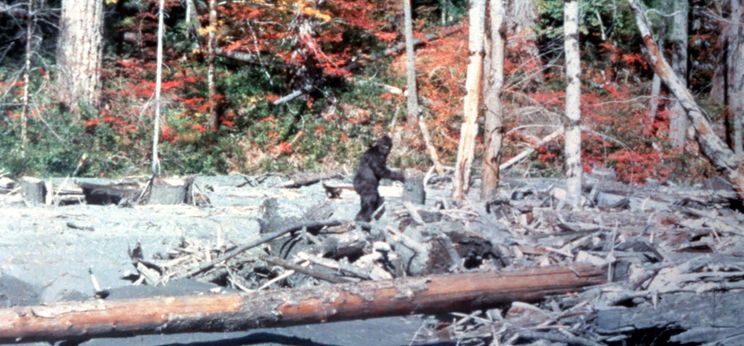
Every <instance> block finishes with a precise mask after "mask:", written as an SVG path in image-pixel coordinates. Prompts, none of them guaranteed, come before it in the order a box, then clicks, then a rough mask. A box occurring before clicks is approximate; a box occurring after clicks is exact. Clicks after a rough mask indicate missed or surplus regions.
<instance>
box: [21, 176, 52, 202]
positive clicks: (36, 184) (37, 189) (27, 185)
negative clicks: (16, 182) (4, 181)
mask: <svg viewBox="0 0 744 346" xmlns="http://www.w3.org/2000/svg"><path fill="white" fill-rule="evenodd" d="M21 191H22V192H21V193H22V194H23V200H24V201H26V203H27V204H28V205H40V204H44V202H45V200H46V185H45V184H44V181H43V180H41V179H36V178H32V177H23V178H22V179H21Z"/></svg>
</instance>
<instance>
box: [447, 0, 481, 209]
mask: <svg viewBox="0 0 744 346" xmlns="http://www.w3.org/2000/svg"><path fill="white" fill-rule="evenodd" d="M485 12H486V2H485V0H473V1H471V4H470V9H469V10H468V17H469V21H470V26H469V27H468V30H469V32H468V56H469V57H468V72H467V77H466V80H465V90H466V94H465V101H464V115H463V120H462V125H461V126H460V141H459V143H458V145H457V161H456V163H455V186H454V191H453V197H454V198H455V199H456V200H463V199H465V195H466V194H467V193H468V190H469V189H470V169H471V167H472V164H473V157H474V156H475V137H476V135H477V134H478V122H477V120H478V118H479V117H480V113H481V105H482V104H483V100H482V97H481V96H482V95H483V55H484V38H483V36H484V35H485V27H484V26H485V21H486V14H485Z"/></svg>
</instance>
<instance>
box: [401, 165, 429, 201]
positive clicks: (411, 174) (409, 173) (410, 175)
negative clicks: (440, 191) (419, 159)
mask: <svg viewBox="0 0 744 346" xmlns="http://www.w3.org/2000/svg"><path fill="white" fill-rule="evenodd" d="M405 177H406V181H405V182H404V184H403V196H402V197H403V200H404V201H410V202H413V203H416V204H425V203H426V190H425V189H424V172H421V171H419V170H415V169H406V170H405Z"/></svg>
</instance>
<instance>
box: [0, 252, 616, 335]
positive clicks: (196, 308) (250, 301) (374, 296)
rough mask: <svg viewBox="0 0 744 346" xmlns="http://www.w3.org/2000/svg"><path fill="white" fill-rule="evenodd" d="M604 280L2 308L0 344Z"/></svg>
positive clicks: (290, 317) (451, 283) (458, 302)
mask: <svg viewBox="0 0 744 346" xmlns="http://www.w3.org/2000/svg"><path fill="white" fill-rule="evenodd" d="M602 282H604V274H603V272H602V270H601V269H599V268H597V267H593V266H590V265H585V264H576V265H573V266H570V267H542V268H532V269H527V270H522V271H517V272H483V273H463V274H449V275H436V276H427V277H419V278H404V279H397V280H389V281H365V282H360V283H345V284H337V285H326V286H318V287H313V288H303V289H280V290H269V291H256V292H252V293H248V294H224V295H206V296H182V297H157V298H147V299H131V300H119V301H104V300H94V301H86V302H65V303H56V304H50V305H40V306H28V307H14V308H10V309H1V310H0V343H9V342H31V341H55V340H70V339H72V340H80V339H87V338H97V337H124V336H131V335H137V334H156V333H166V334H171V333H184V332H216V331H236V330H247V329H252V328H265V327H279V326H290V325H299V324H312V323H322V322H330V321H341V320H352V319H364V318H371V317H381V316H395V315H405V314H412V313H440V312H448V311H466V310H473V309H483V308H489V307H494V306H498V305H502V304H506V303H510V302H512V301H535V300H539V299H541V298H543V297H545V296H546V295H553V294H561V293H566V292H571V291H575V290H577V289H579V288H580V287H583V286H587V285H594V284H600V283H602Z"/></svg>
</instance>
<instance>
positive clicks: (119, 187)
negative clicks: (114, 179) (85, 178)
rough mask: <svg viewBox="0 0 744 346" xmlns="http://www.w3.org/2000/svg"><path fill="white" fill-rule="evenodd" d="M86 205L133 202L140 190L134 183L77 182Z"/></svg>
mask: <svg viewBox="0 0 744 346" xmlns="http://www.w3.org/2000/svg"><path fill="white" fill-rule="evenodd" d="M77 184H78V186H80V188H82V189H83V194H84V195H85V203H88V204H98V205H103V204H118V203H120V202H122V200H129V201H135V200H136V199H137V197H138V196H139V194H140V191H141V188H140V186H139V185H138V184H136V183H114V184H96V183H88V182H78V183H77Z"/></svg>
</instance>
